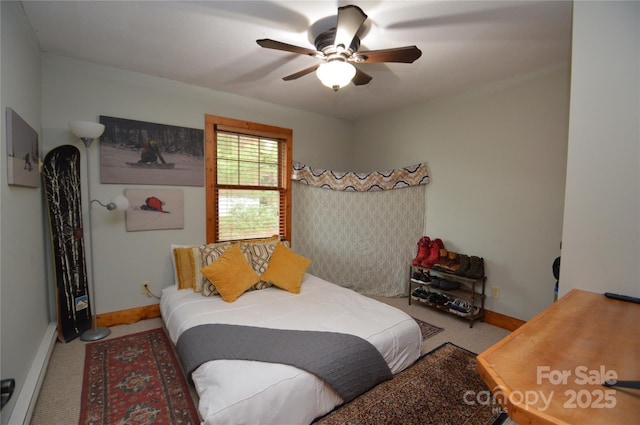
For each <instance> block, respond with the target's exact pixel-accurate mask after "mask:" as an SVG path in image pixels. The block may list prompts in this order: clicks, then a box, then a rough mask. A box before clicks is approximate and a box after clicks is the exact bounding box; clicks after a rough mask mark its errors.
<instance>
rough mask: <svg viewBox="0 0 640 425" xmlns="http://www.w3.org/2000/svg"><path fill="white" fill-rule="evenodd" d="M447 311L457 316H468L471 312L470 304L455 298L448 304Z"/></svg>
mask: <svg viewBox="0 0 640 425" xmlns="http://www.w3.org/2000/svg"><path fill="white" fill-rule="evenodd" d="M449 311H450V312H451V313H454V314H457V315H458V316H468V315H469V314H471V304H469V303H468V302H466V301H462V300H459V299H457V298H456V299H455V300H453V301H452V302H451V303H450V304H449Z"/></svg>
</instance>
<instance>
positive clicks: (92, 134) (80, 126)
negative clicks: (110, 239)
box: [69, 121, 129, 341]
mask: <svg viewBox="0 0 640 425" xmlns="http://www.w3.org/2000/svg"><path fill="white" fill-rule="evenodd" d="M69 131H71V133H73V134H74V135H75V136H76V137H78V138H79V139H80V140H82V142H83V143H84V145H85V147H86V152H85V158H86V161H87V194H88V197H89V199H90V201H89V216H88V217H89V258H90V259H91V285H90V286H91V292H90V295H91V297H92V301H91V304H92V307H93V308H92V311H91V314H92V321H91V323H92V325H91V329H88V330H86V331H84V332H83V333H82V334H81V335H80V339H81V340H82V341H97V340H99V339H102V338H105V337H106V336H108V335H109V334H110V333H111V331H110V330H109V328H99V327H98V324H97V320H96V307H95V305H96V303H95V300H96V299H95V297H96V291H95V273H94V271H93V228H92V226H91V210H92V205H93V203H94V202H97V203H98V204H100V205H101V206H103V207H105V208H106V209H108V210H110V211H113V210H126V209H127V208H128V207H129V201H128V200H127V198H125V197H124V196H122V195H118V196H116V197H115V198H114V199H113V200H112V201H111V202H109V203H108V204H106V205H105V204H103V203H102V202H100V201H98V200H97V199H91V170H90V168H89V163H90V161H89V146H91V142H93V140H94V139H97V138H98V137H100V136H101V135H102V133H103V132H104V125H102V124H99V123H96V122H91V121H72V122H70V123H69Z"/></svg>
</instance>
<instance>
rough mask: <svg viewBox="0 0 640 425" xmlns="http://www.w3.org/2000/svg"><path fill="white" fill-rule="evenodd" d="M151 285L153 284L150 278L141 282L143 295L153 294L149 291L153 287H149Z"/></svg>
mask: <svg viewBox="0 0 640 425" xmlns="http://www.w3.org/2000/svg"><path fill="white" fill-rule="evenodd" d="M149 285H151V282H149V281H148V280H145V281H144V282H142V283H141V284H140V293H141V294H142V295H146V296H147V297H150V296H151V294H150V293H149V291H150V290H151V288H149Z"/></svg>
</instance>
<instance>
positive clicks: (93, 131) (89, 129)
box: [69, 121, 104, 139]
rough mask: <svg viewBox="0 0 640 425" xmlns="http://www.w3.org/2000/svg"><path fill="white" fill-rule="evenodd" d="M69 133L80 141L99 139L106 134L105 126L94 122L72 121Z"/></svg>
mask: <svg viewBox="0 0 640 425" xmlns="http://www.w3.org/2000/svg"><path fill="white" fill-rule="evenodd" d="M69 131H71V132H72V133H73V134H74V135H75V136H76V137H78V138H80V139H97V138H98V137H100V136H102V133H104V125H103V124H100V123H97V122H92V121H71V122H69Z"/></svg>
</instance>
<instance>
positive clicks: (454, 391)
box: [315, 342, 506, 425]
mask: <svg viewBox="0 0 640 425" xmlns="http://www.w3.org/2000/svg"><path fill="white" fill-rule="evenodd" d="M486 391H488V388H487V386H486V384H485V383H484V381H483V380H482V378H480V375H478V373H477V372H476V355H475V354H474V353H472V352H470V351H467V350H465V349H463V348H460V347H458V346H456V345H454V344H452V343H450V342H447V343H445V344H443V345H441V346H440V347H438V348H436V349H435V350H433V351H432V352H430V353H427V354H425V355H424V356H423V357H421V358H420V359H418V361H417V362H416V363H414V364H413V365H412V366H411V367H409V368H408V369H406V370H404V371H402V372H400V373H399V374H397V375H396V376H395V377H394V378H393V379H391V380H390V381H385V382H383V383H381V384H379V385H378V386H376V387H374V388H373V389H372V390H370V391H368V392H367V393H365V394H363V395H361V396H360V397H358V398H356V399H355V400H353V401H352V402H350V403H347V404H345V405H343V406H342V407H339V408H337V409H336V410H334V411H333V412H331V413H329V414H328V415H327V416H324V417H323V418H321V419H320V420H318V421H317V422H315V424H316V425H320V424H321V425H345V424H351V425H356V424H358V425H373V424H380V425H383V424H385V425H386V424H403V425H429V424H433V425H442V424H465V425H490V424H499V423H502V421H503V420H504V419H505V417H506V415H504V414H503V413H502V410H501V409H500V407H499V406H498V405H492V404H491V403H486V402H484V403H483V402H478V400H483V401H484V400H486V399H487V397H484V398H483V394H484V395H486V394H487V393H486ZM478 395H480V396H479V397H478ZM488 398H489V399H491V397H488Z"/></svg>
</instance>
